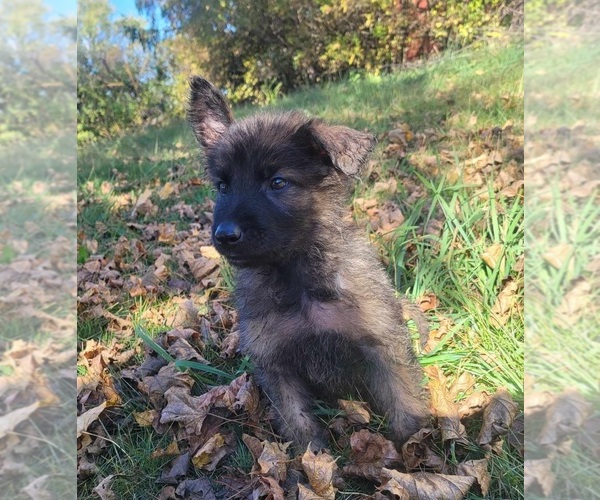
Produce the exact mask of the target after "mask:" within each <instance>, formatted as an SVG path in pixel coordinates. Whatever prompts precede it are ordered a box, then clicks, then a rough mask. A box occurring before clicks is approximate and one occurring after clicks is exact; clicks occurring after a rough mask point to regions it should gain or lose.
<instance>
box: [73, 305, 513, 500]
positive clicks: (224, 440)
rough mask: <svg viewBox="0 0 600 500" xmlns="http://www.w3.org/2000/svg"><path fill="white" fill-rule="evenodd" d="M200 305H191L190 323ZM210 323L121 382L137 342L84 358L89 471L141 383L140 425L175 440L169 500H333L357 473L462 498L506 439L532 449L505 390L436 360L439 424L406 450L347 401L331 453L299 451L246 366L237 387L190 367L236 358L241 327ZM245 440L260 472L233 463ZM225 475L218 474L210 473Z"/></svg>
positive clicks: (432, 385)
mask: <svg viewBox="0 0 600 500" xmlns="http://www.w3.org/2000/svg"><path fill="white" fill-rule="evenodd" d="M189 312H190V309H189V307H188V310H187V313H188V319H189ZM215 316H216V315H215V314H213V315H212V321H214V320H215ZM197 317H198V316H197V315H196V318H197ZM202 319H206V318H202ZM207 327H208V331H206V332H205V333H207V334H208V335H207V336H203V335H202V333H201V332H200V330H201V329H202V328H201V327H199V326H196V327H194V328H190V327H187V328H186V327H185V326H181V327H180V328H176V329H173V330H170V331H168V332H165V333H163V334H162V335H160V336H159V337H157V338H156V339H155V340H154V341H153V344H152V345H153V348H149V347H146V349H145V354H144V360H143V362H142V364H141V365H139V366H134V367H133V368H130V369H126V370H123V371H121V374H120V377H119V382H118V384H117V383H115V381H114V379H113V378H112V377H110V376H108V370H109V369H111V367H114V366H119V365H122V364H124V363H126V362H127V360H128V359H130V358H131V355H132V354H133V352H135V349H133V350H132V351H126V352H123V353H120V354H118V353H117V349H116V346H115V345H113V346H112V347H103V346H101V345H99V344H98V343H96V342H95V341H88V343H87V345H86V347H85V349H84V350H83V351H82V352H81V353H80V366H85V367H86V368H87V374H86V376H85V377H79V379H78V382H79V383H78V397H79V408H80V412H81V413H80V416H79V417H78V423H77V433H78V448H79V449H78V455H79V469H78V471H79V474H80V476H81V477H86V476H89V475H91V474H93V473H94V471H95V466H94V460H95V457H96V456H97V455H98V454H100V453H101V452H102V450H103V448H105V447H106V446H107V441H106V440H107V438H108V437H109V436H108V435H107V432H108V433H110V429H111V428H113V427H114V426H117V425H119V422H121V421H122V420H123V419H124V418H126V415H124V414H123V412H122V411H121V405H122V403H123V398H125V397H127V396H126V395H125V394H124V393H123V391H122V390H120V389H119V387H118V386H120V387H125V386H129V387H135V388H136V390H137V391H139V394H141V395H142V396H143V398H144V400H145V401H146V402H147V403H148V406H147V409H145V410H143V411H138V412H134V413H133V418H134V419H135V422H136V425H139V426H142V427H152V428H153V429H154V431H155V432H156V433H158V434H161V435H166V436H168V440H169V443H170V444H169V445H168V446H167V447H166V448H162V449H157V450H155V451H154V453H153V456H154V457H156V458H159V457H169V458H170V459H171V460H170V461H169V462H168V463H167V465H166V466H165V467H164V469H163V472H162V474H161V477H160V478H158V482H159V483H161V484H164V487H163V489H162V490H161V493H160V496H159V498H165V499H167V498H172V499H176V498H200V497H201V498H231V497H235V498H242V497H249V496H252V497H253V498H283V497H284V496H285V495H286V494H290V493H292V494H295V492H296V491H297V494H298V496H299V498H329V499H332V498H334V497H335V493H336V491H342V492H343V491H344V490H345V489H347V485H346V483H347V482H348V481H353V480H356V479H357V478H358V479H360V480H364V481H367V482H369V483H371V484H376V485H378V486H377V488H376V489H375V491H374V494H375V495H376V497H377V498H440V499H441V498H444V499H453V498H456V499H459V498H463V497H464V496H465V495H466V493H467V492H468V491H470V490H475V491H478V492H479V493H480V494H481V495H484V496H485V494H486V493H487V490H488V488H489V484H490V475H489V470H488V461H489V459H490V457H491V454H493V453H496V454H501V453H502V452H503V451H502V448H503V444H504V440H505V438H507V437H508V442H509V443H510V444H511V445H513V446H515V447H517V448H518V449H519V450H520V452H521V453H522V446H523V443H522V435H519V431H517V432H514V431H513V432H511V431H510V429H511V427H513V424H514V422H515V419H522V415H520V416H519V415H518V414H519V412H518V407H517V405H516V404H515V403H514V402H513V400H512V398H511V397H510V395H509V394H508V392H507V391H506V390H505V389H499V390H498V391H497V392H496V393H494V394H489V393H487V392H482V391H474V390H473V388H474V386H475V380H474V379H473V377H472V376H470V375H469V374H468V373H467V372H465V373H463V374H462V375H461V376H460V377H458V378H456V379H455V380H452V381H449V380H448V379H447V378H446V376H445V375H444V374H443V372H442V371H441V370H440V369H439V368H438V367H437V366H429V367H427V369H426V373H427V375H428V377H429V389H430V393H431V408H432V414H433V417H434V420H433V421H434V422H435V425H432V426H431V427H428V428H424V429H421V430H420V431H419V432H418V433H416V434H415V435H413V436H412V437H411V438H410V439H409V440H408V441H407V442H406V443H405V444H404V446H403V447H402V449H401V450H397V449H396V448H395V447H394V444H393V443H392V442H391V441H389V440H387V439H386V438H385V437H384V433H383V431H382V430H381V423H382V419H381V418H380V417H378V416H376V415H373V414H372V412H371V411H370V409H369V408H368V406H367V404H366V403H363V402H360V401H345V400H340V401H339V402H338V403H339V408H340V409H339V410H338V411H336V412H335V413H334V415H335V416H334V418H331V419H329V420H327V421H326V424H327V425H328V430H329V433H330V442H331V447H330V449H329V450H325V451H321V452H319V453H317V454H315V453H313V452H311V451H310V450H306V451H305V452H304V453H300V454H297V455H296V454H294V453H293V452H292V448H291V447H290V444H289V443H283V442H281V441H280V440H278V439H277V436H276V434H275V433H274V431H273V428H272V426H271V422H272V411H273V410H272V409H271V407H270V405H269V404H268V402H267V401H266V400H265V398H264V397H263V396H262V394H261V392H260V391H259V389H258V388H257V386H256V385H255V382H254V380H253V378H252V376H251V375H249V374H248V373H246V372H243V373H241V374H240V375H238V376H237V377H236V378H234V379H233V380H231V381H230V382H229V383H226V384H222V385H216V386H207V385H205V383H204V382H203V381H202V377H200V380H198V379H196V378H195V374H194V373H192V372H189V371H188V370H186V369H185V367H186V366H187V367H193V366H198V365H199V364H200V363H207V361H206V357H210V356H212V353H210V352H209V351H213V352H219V355H220V356H221V357H223V358H230V357H231V356H237V354H236V343H237V333H236V332H235V331H233V332H232V333H230V334H229V335H227V336H224V337H223V336H220V335H216V336H215V335H211V334H210V333H211V330H210V325H207ZM212 333H214V331H213V332H212ZM207 344H210V346H211V347H210V348H208V347H207ZM169 359H170V361H169ZM208 366H209V368H210V365H208ZM213 372H214V373H218V369H216V368H215V369H214V370H213ZM223 376H224V377H226V376H227V374H226V373H223ZM520 421H521V427H520V429H521V432H522V420H520ZM517 428H518V425H517ZM242 443H243V444H242ZM238 446H245V447H246V448H247V449H248V451H249V453H250V454H251V456H252V466H251V470H250V471H248V470H243V469H241V468H240V467H235V466H233V465H232V461H230V460H228V458H229V457H231V456H232V455H234V454H235V453H239V452H238V451H237V447H238ZM336 457H337V458H336ZM215 471H218V476H216V479H213V480H211V479H209V478H208V477H207V476H211V475H213V474H214V473H215ZM213 477H215V476H213ZM114 479H115V478H114V477H107V478H104V480H102V481H101V482H100V483H99V484H98V486H97V487H96V488H95V490H94V491H96V492H97V493H98V494H99V495H100V497H101V498H114V493H113V494H112V495H111V490H110V483H111V481H113V480H114ZM198 495H199V496H198ZM202 495H204V496H202Z"/></svg>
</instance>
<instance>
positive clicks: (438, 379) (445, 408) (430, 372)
mask: <svg viewBox="0 0 600 500" xmlns="http://www.w3.org/2000/svg"><path fill="white" fill-rule="evenodd" d="M425 373H426V375H427V376H428V377H429V379H430V380H429V384H428V385H429V392H430V394H431V407H432V413H433V414H434V415H435V417H436V418H437V422H438V427H439V429H440V431H441V432H442V440H443V441H448V440H450V439H452V440H454V441H457V442H460V443H464V444H467V443H468V441H467V431H466V429H465V426H464V425H463V424H462V423H461V422H460V416H459V412H458V407H457V405H456V404H455V403H454V400H453V398H452V396H451V395H450V393H449V392H448V389H447V388H446V384H447V379H446V376H445V375H444V373H443V372H442V370H441V369H440V368H439V366H437V365H432V366H427V367H426V368H425Z"/></svg>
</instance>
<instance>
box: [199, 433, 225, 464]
mask: <svg viewBox="0 0 600 500" xmlns="http://www.w3.org/2000/svg"><path fill="white" fill-rule="evenodd" d="M225 455H227V449H226V448H225V438H224V437H223V435H222V434H220V433H217V434H215V435H214V436H212V437H211V438H210V439H209V440H208V441H207V442H206V443H204V445H203V446H202V448H200V449H199V450H198V451H197V452H196V454H195V455H194V456H193V457H192V463H193V464H194V467H196V469H205V470H207V471H209V472H211V471H214V470H215V469H216V467H217V464H218V463H219V461H220V460H221V459H222V458H223V457H224V456H225Z"/></svg>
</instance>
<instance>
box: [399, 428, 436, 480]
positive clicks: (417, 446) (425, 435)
mask: <svg viewBox="0 0 600 500" xmlns="http://www.w3.org/2000/svg"><path fill="white" fill-rule="evenodd" d="M436 436H439V431H438V430H437V429H421V430H420V431H419V432H417V433H415V434H413V435H412V436H411V437H410V438H409V439H408V441H406V443H404V445H402V458H403V462H404V466H405V467H406V468H407V469H409V470H411V469H422V468H427V469H433V470H435V471H436V472H445V469H446V460H445V459H444V458H443V457H440V456H439V455H437V454H436V453H435V452H434V451H433V449H432V447H433V439H434V437H436Z"/></svg>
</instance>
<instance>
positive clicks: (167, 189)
mask: <svg viewBox="0 0 600 500" xmlns="http://www.w3.org/2000/svg"><path fill="white" fill-rule="evenodd" d="M178 192H179V184H177V183H176V182H169V181H168V182H165V185H164V186H163V187H162V188H161V189H160V191H159V192H158V197H159V198H160V199H161V200H166V199H167V198H168V197H169V196H171V195H172V194H177V193H178Z"/></svg>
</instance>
